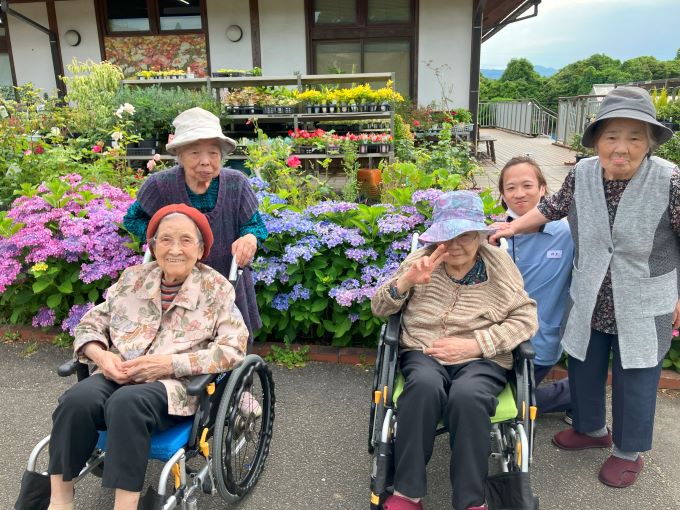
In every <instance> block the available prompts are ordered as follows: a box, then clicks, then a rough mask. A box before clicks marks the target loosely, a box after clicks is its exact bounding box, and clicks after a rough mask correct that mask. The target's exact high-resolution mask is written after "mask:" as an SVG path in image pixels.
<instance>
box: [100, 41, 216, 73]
mask: <svg viewBox="0 0 680 510" xmlns="http://www.w3.org/2000/svg"><path fill="white" fill-rule="evenodd" d="M104 48H105V51H106V58H107V60H109V61H110V62H112V63H114V64H117V65H119V66H120V67H121V68H122V69H123V73H125V76H128V77H129V76H134V74H135V73H137V71H144V70H152V71H162V70H168V69H182V70H184V71H186V70H187V68H191V71H192V72H193V73H194V75H195V76H196V77H201V76H207V75H208V57H207V54H206V44H205V35H204V34H184V35H148V36H127V37H105V38H104Z"/></svg>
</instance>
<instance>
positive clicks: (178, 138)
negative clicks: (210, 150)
mask: <svg viewBox="0 0 680 510" xmlns="http://www.w3.org/2000/svg"><path fill="white" fill-rule="evenodd" d="M172 125H173V126H175V137H174V138H173V139H172V142H170V143H168V144H167V145H166V146H165V149H166V150H167V151H168V152H169V153H170V154H173V155H174V154H177V149H178V148H180V147H182V146H184V145H189V144H192V143H194V142H197V141H198V140H212V139H215V140H217V141H218V142H219V144H220V147H221V148H222V157H224V156H226V155H227V154H230V153H231V152H233V150H234V148H236V142H235V141H234V140H232V139H231V138H229V137H228V136H225V135H224V133H222V127H221V126H220V119H219V118H217V116H216V115H215V114H213V113H211V112H209V111H207V110H204V109H203V108H199V107H195V108H189V109H188V110H184V111H183V112H182V113H180V114H179V115H178V116H177V117H175V120H173V121H172Z"/></svg>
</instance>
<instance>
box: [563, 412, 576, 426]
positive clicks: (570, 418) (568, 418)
mask: <svg viewBox="0 0 680 510" xmlns="http://www.w3.org/2000/svg"><path fill="white" fill-rule="evenodd" d="M562 419H563V420H564V423H566V424H567V425H573V424H574V415H573V413H572V412H571V409H569V410H568V411H567V412H566V413H564V418H562Z"/></svg>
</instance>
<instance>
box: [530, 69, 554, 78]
mask: <svg viewBox="0 0 680 510" xmlns="http://www.w3.org/2000/svg"><path fill="white" fill-rule="evenodd" d="M534 70H535V71H536V72H537V73H538V74H540V75H541V76H543V77H544V78H550V77H551V76H552V75H553V74H555V73H557V71H559V69H555V68H554V67H543V66H534Z"/></svg>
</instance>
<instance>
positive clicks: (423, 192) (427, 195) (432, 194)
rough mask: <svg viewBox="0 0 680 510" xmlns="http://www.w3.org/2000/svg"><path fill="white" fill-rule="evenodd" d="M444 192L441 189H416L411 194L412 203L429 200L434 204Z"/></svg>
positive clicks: (428, 201) (429, 202)
mask: <svg viewBox="0 0 680 510" xmlns="http://www.w3.org/2000/svg"><path fill="white" fill-rule="evenodd" d="M442 193H444V192H443V191H442V190H440V189H433V188H430V189H419V190H418V191H414V192H413V195H411V203H413V204H417V203H418V202H427V203H428V204H430V205H432V206H433V205H434V203H435V202H436V201H437V199H438V198H439V197H440V196H441V194H442Z"/></svg>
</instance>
